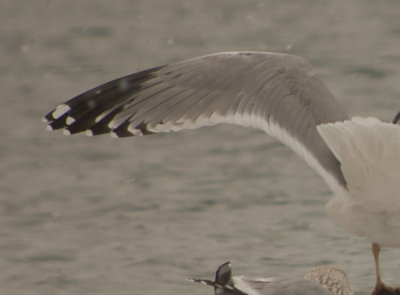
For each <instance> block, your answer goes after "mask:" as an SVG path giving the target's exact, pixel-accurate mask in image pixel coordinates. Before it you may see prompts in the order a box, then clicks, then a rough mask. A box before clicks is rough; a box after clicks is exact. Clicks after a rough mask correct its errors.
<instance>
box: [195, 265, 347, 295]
mask: <svg viewBox="0 0 400 295" xmlns="http://www.w3.org/2000/svg"><path fill="white" fill-rule="evenodd" d="M188 280H189V281H192V282H196V283H201V284H204V285H208V286H212V287H214V293H215V295H353V291H352V289H351V286H350V283H349V280H348V278H347V275H346V273H345V272H344V271H343V270H341V269H339V268H337V267H334V266H321V267H316V268H313V269H312V270H311V271H310V272H309V273H308V274H307V275H306V276H305V277H304V278H276V277H260V278H247V277H245V276H234V277H233V276H232V269H231V265H230V263H229V262H225V263H224V264H222V265H220V266H219V267H218V269H217V271H216V273H215V281H211V280H204V279H195V278H190V279H188Z"/></svg>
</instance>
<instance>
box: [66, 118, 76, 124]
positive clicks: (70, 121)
mask: <svg viewBox="0 0 400 295" xmlns="http://www.w3.org/2000/svg"><path fill="white" fill-rule="evenodd" d="M75 122H76V120H75V119H74V118H73V117H70V116H68V117H67V120H66V121H65V123H67V125H71V124H73V123H75Z"/></svg>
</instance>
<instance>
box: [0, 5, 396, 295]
mask: <svg viewBox="0 0 400 295" xmlns="http://www.w3.org/2000/svg"><path fill="white" fill-rule="evenodd" d="M0 24H1V25H0V58H1V62H0V84H1V94H0V102H1V107H0V115H1V124H0V138H1V140H0V157H1V166H0V175H1V177H0V188H1V195H0V271H1V275H0V286H1V287H0V294H1V295H3V294H4V295H14V294H33V295H36V294H38V295H39V294H40V295H46V294H96V295H98V294H115V295H117V294H118V295H121V294H152V295H158V294H159V295H161V294H162V295H169V294H171V295H172V294H174V295H177V294H178V295H179V294H196V295H197V294H199V295H200V294H212V290H211V289H207V288H206V287H204V286H201V285H194V284H193V283H190V282H187V281H186V280H185V279H186V278H187V277H192V276H195V277H203V278H212V277H213V275H214V271H215V269H216V267H217V266H218V265H219V264H221V263H223V262H225V261H227V260H230V261H231V262H232V264H233V270H234V272H235V273H236V274H239V273H242V274H246V275H249V276H252V275H254V276H260V275H278V276H279V275H280V276H283V275H293V276H300V275H302V274H304V273H305V272H306V271H307V270H309V269H310V268H311V267H313V266H317V265H326V264H334V265H338V266H340V267H342V268H343V269H344V270H346V272H347V273H348V275H349V277H350V280H351V282H352V284H353V287H354V289H355V290H356V293H357V294H368V293H369V292H370V291H371V289H372V287H373V284H374V280H375V277H374V268H373V261H372V256H371V254H370V245H369V243H368V242H367V241H366V240H364V239H362V238H358V237H354V236H350V235H349V234H347V233H346V232H344V231H343V230H341V229H340V228H338V227H336V226H335V225H334V224H333V222H332V221H330V220H329V219H328V218H327V217H326V214H325V211H324V204H325V203H326V202H327V201H328V200H329V196H330V192H329V190H328V188H327V186H326V185H325V184H324V183H323V182H322V180H321V179H320V178H319V176H318V175H317V174H316V173H315V172H314V171H313V170H311V169H310V168H308V166H306V164H305V163H304V162H303V161H302V160H301V159H299V158H298V157H297V156H295V155H294V154H293V153H292V152H291V151H290V150H289V149H287V148H285V147H283V146H282V145H281V144H279V143H277V142H276V141H274V140H273V139H271V138H269V137H268V136H266V135H265V134H263V133H262V132H259V131H255V130H251V129H245V128H239V127H236V126H217V127H213V128H204V129H199V130H195V131H186V132H181V133H176V134H165V135H154V136H148V137H140V138H139V137H138V138H128V139H120V140H115V139H112V138H110V137H108V136H103V137H93V138H88V137H85V136H79V135H78V136H70V137H67V136H63V135H62V133H61V132H56V133H54V132H53V133H50V132H47V131H46V130H45V126H44V124H42V123H41V122H40V118H41V117H42V116H43V115H44V114H45V113H47V112H48V111H49V110H51V109H52V108H53V107H55V106H56V105H57V104H59V103H61V102H63V101H64V100H66V99H69V98H70V97H72V96H74V95H76V94H79V93H80V92H82V91H84V90H87V89H89V88H91V87H93V86H96V85H98V84H100V83H102V82H106V81H107V80H110V79H113V78H116V77H118V76H122V75H125V74H128V73H131V72H134V71H136V70H140V69H145V68H147V67H151V66H156V65H161V64H165V63H169V62H174V61H179V60H182V59H185V58H189V57H193V56H198V55H204V54H207V53H212V52H218V51H226V50H265V51H279V52H287V53H293V54H298V55H301V56H303V57H305V58H307V59H308V60H309V61H310V62H311V63H312V64H313V65H314V66H315V68H316V70H317V72H318V74H319V76H320V77H321V79H322V80H323V81H324V82H325V83H326V84H327V86H328V87H329V88H330V90H331V91H332V93H333V94H334V95H335V96H336V97H337V98H338V100H339V101H340V103H342V104H343V105H344V106H345V107H346V108H347V109H348V111H349V113H350V114H351V115H362V116H369V115H375V116H377V117H379V118H380V119H383V120H390V119H391V118H392V116H393V115H394V113H395V112H397V111H398V110H399V109H400V100H399V97H400V83H399V81H400V54H399V52H400V50H399V49H400V1H397V0H396V1H395V0H381V1H376V0H355V1H348V0H335V1H333V0H331V1H321V0H298V1H294V0H282V1H273V0H269V1H259V0H257V1H256V0H246V1H239V0H218V1H216V0H197V1H196V0H193V1H191V0H186V1H184V0H134V1H128V0H114V1H106V0H96V1H94V0H90V1H89V0H80V1H70V0H35V1H31V0H29V1H28V0H25V1H22V0H0ZM399 262H400V251H399V250H396V249H387V250H384V251H383V253H382V272H383V277H384V279H385V281H387V282H388V283H393V284H396V283H397V284H399V283H400V281H399V277H400V267H399V265H400V263H399Z"/></svg>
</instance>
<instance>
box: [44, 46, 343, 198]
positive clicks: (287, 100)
mask: <svg viewBox="0 0 400 295" xmlns="http://www.w3.org/2000/svg"><path fill="white" fill-rule="evenodd" d="M347 118H348V116H347V114H346V112H345V111H344V110H343V109H342V107H341V106H340V105H339V104H338V103H337V102H336V100H335V99H334V97H333V96H332V95H331V94H330V93H329V91H328V90H327V88H326V87H325V86H324V85H323V84H322V83H321V82H320V80H319V79H318V78H316V76H315V73H314V71H313V69H312V68H311V66H310V65H309V64H308V62H306V61H305V60H303V59H301V58H299V57H297V56H292V55H286V54H278V53H266V52H225V53H217V54H211V55H206V56H203V57H198V58H194V59H189V60H186V61H183V62H179V63H175V64H171V65H165V66H161V67H156V68H152V69H148V70H145V71H142V72H138V73H134V74H131V75H128V76H125V77H122V78H119V79H116V80H113V81H111V82H108V83H105V84H103V85H100V86H98V87H96V88H94V89H92V90H89V91H87V92H85V93H83V94H81V95H78V96H77V97H75V98H73V99H71V100H69V101H67V102H65V103H64V104H61V105H60V106H58V107H57V108H55V109H54V110H53V111H51V112H50V113H48V114H47V115H46V116H45V119H46V121H47V122H48V126H49V129H50V130H53V129H65V132H66V133H67V134H75V133H78V132H81V131H86V132H87V134H88V135H98V134H104V133H112V134H113V135H114V136H116V137H125V136H134V135H146V134H152V133H159V132H169V131H179V130H182V129H194V128H199V127H202V126H207V125H215V124H219V123H231V124H237V125H241V126H250V127H254V128H257V129H261V130H264V131H265V132H267V133H268V134H270V135H272V136H275V137H276V138H278V139H279V140H281V141H282V142H283V143H285V144H286V145H288V146H290V147H291V148H292V149H293V150H294V151H295V152H296V153H297V154H299V155H300V156H301V157H303V158H304V159H305V161H306V162H307V163H308V164H309V165H310V166H311V167H313V168H314V169H315V170H317V172H318V173H319V174H321V175H322V177H323V178H324V179H325V181H326V182H327V183H328V185H329V186H330V188H331V189H332V190H334V191H336V190H337V189H338V188H339V189H342V188H343V187H345V186H346V183H345V180H344V178H343V175H342V172H341V170H340V164H339V162H338V160H337V159H336V158H335V157H334V155H333V154H332V152H331V151H330V150H329V148H328V147H327V146H326V144H325V142H324V141H323V140H322V138H321V136H320V135H319V134H318V132H317V130H316V126H317V125H319V124H321V123H329V122H336V121H342V120H345V119H347Z"/></svg>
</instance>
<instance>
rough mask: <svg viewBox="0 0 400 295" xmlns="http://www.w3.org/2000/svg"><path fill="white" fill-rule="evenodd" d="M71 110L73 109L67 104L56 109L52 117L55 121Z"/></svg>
mask: <svg viewBox="0 0 400 295" xmlns="http://www.w3.org/2000/svg"><path fill="white" fill-rule="evenodd" d="M70 110H71V107H70V106H69V105H66V104H60V105H59V106H58V107H56V109H55V110H54V112H53V113H51V116H52V117H53V119H58V118H60V117H61V116H62V115H64V114H65V113H67V112H69V111H70Z"/></svg>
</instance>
